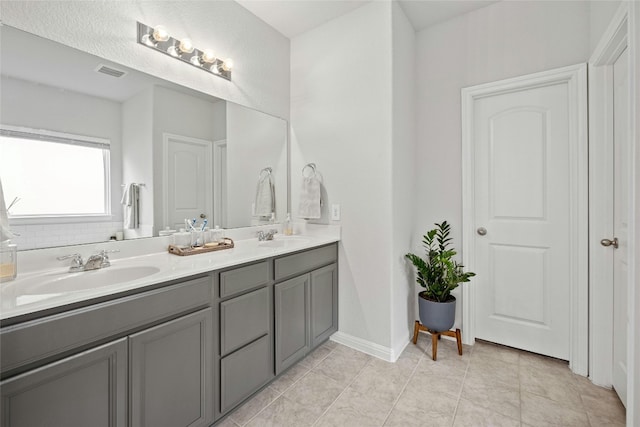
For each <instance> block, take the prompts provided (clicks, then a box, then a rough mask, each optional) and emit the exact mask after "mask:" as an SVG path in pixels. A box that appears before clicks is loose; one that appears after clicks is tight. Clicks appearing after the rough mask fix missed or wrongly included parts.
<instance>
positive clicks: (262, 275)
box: [220, 261, 271, 298]
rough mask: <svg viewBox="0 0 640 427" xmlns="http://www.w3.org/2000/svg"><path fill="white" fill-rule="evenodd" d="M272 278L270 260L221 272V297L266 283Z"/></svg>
mask: <svg viewBox="0 0 640 427" xmlns="http://www.w3.org/2000/svg"><path fill="white" fill-rule="evenodd" d="M270 278H271V274H269V262H268V261H264V262H259V263H257V264H251V265H247V266H246V267H240V268H235V269H233V270H228V271H225V272H222V273H220V298H226V297H230V296H232V295H235V294H238V293H240V292H243V291H246V290H249V289H253V288H256V287H258V286H262V285H266V284H267V283H269V280H270Z"/></svg>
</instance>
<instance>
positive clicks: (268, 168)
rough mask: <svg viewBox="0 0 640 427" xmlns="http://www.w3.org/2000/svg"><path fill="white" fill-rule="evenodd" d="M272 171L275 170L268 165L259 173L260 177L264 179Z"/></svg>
mask: <svg viewBox="0 0 640 427" xmlns="http://www.w3.org/2000/svg"><path fill="white" fill-rule="evenodd" d="M272 172H273V169H271V168H270V167H269V166H267V167H266V168H264V169H262V170H261V171H260V173H259V174H258V178H260V179H264V178H266V177H267V176H269V175H271V173H272ZM264 173H266V175H263V174H264Z"/></svg>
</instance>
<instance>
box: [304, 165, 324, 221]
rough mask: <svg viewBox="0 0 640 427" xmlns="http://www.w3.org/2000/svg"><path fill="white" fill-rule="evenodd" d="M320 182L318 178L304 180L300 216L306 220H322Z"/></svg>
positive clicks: (312, 177) (305, 178)
mask: <svg viewBox="0 0 640 427" xmlns="http://www.w3.org/2000/svg"><path fill="white" fill-rule="evenodd" d="M321 205H322V203H321V200H320V180H319V179H318V178H317V176H315V175H314V176H310V177H304V178H302V187H301V188H300V208H299V211H298V216H299V217H300V218H304V219H317V218H320V212H321V210H320V207H321Z"/></svg>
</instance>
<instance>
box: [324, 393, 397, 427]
mask: <svg viewBox="0 0 640 427" xmlns="http://www.w3.org/2000/svg"><path fill="white" fill-rule="evenodd" d="M392 406H393V401H390V400H387V401H385V400H378V399H375V398H373V397H371V396H370V395H367V394H363V393H359V392H357V391H355V390H353V389H347V390H345V392H344V393H342V394H341V395H340V396H339V397H338V399H336V401H335V402H334V403H333V404H332V405H331V407H330V408H329V409H328V410H327V412H325V414H324V415H322V417H320V419H319V420H318V422H317V423H316V426H318V427H320V426H322V427H328V426H341V427H342V426H362V427H369V426H371V427H373V426H382V425H383V423H384V421H385V419H386V418H387V415H388V414H389V412H390V411H391V408H392Z"/></svg>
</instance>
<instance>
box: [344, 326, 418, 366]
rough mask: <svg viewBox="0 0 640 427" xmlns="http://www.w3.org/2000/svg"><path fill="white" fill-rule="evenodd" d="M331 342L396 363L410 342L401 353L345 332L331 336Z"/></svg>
mask: <svg viewBox="0 0 640 427" xmlns="http://www.w3.org/2000/svg"><path fill="white" fill-rule="evenodd" d="M331 341H335V342H337V343H338V344H342V345H346V346H347V347H350V348H352V349H354V350H358V351H361V352H363V353H366V354H368V355H370V356H373V357H377V358H378V359H382V360H385V361H387V362H395V361H396V360H397V359H398V357H399V356H400V353H402V350H404V348H405V347H406V345H407V344H408V342H407V343H406V344H404V345H403V346H402V348H399V351H394V349H392V348H389V347H385V346H383V345H380V344H376V343H373V342H371V341H367V340H363V339H362V338H358V337H354V336H353V335H349V334H345V333H344V332H340V331H338V332H336V333H335V334H333V335H331Z"/></svg>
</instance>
